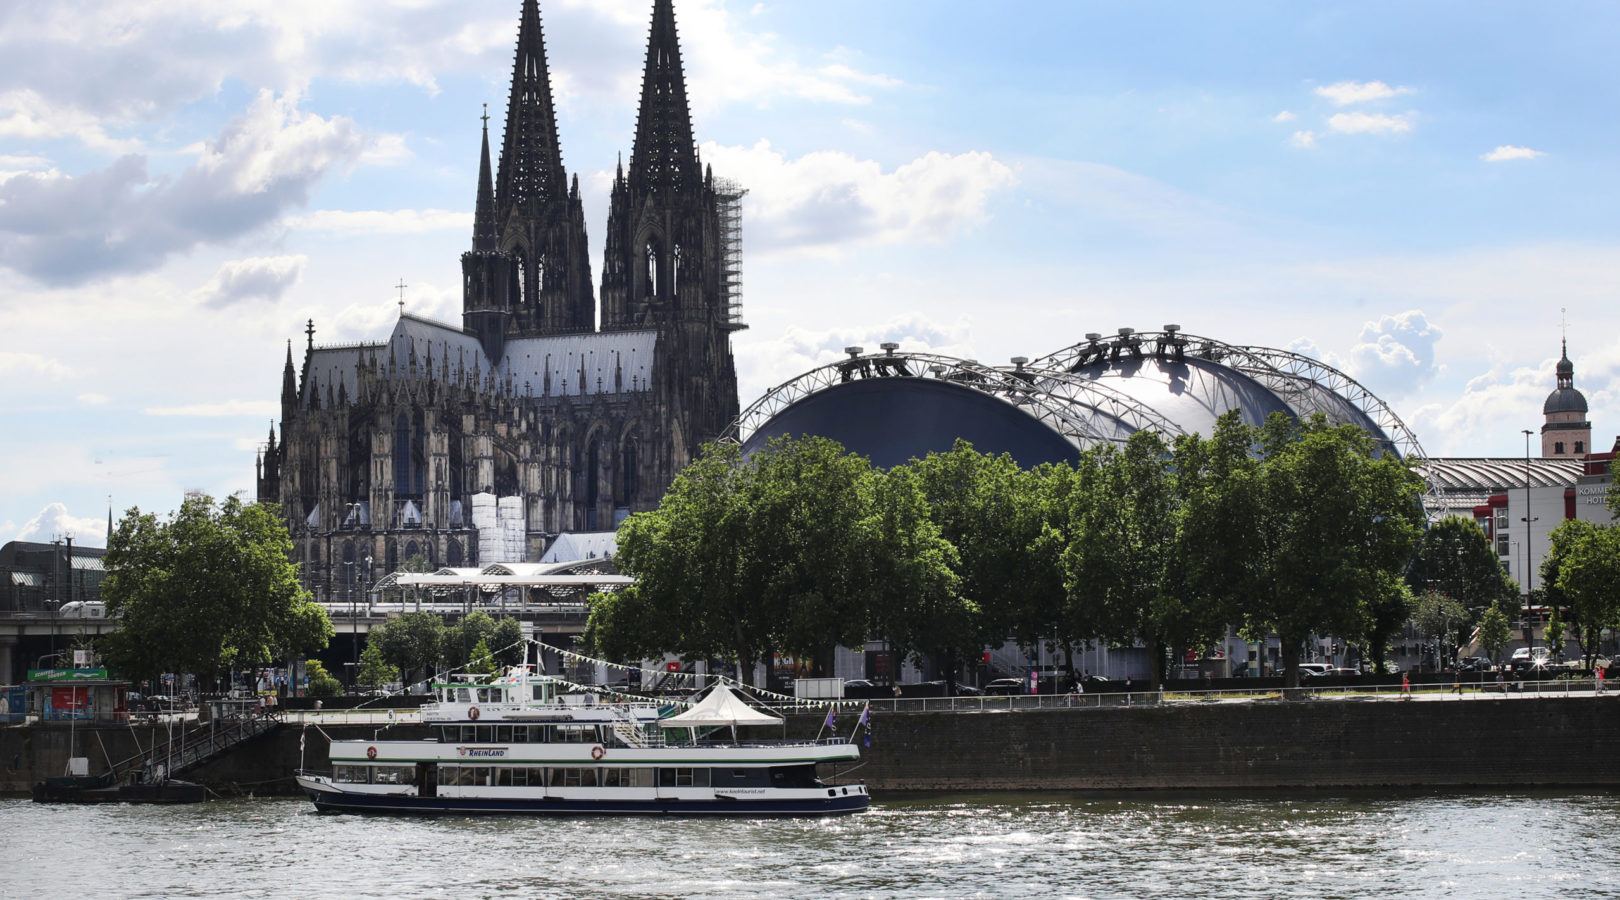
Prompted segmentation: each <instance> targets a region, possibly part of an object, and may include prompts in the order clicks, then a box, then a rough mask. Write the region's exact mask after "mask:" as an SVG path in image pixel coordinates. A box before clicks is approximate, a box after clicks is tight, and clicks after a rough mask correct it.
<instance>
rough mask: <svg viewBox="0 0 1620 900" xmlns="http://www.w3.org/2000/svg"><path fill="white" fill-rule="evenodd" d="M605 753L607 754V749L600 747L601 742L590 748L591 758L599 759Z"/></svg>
mask: <svg viewBox="0 0 1620 900" xmlns="http://www.w3.org/2000/svg"><path fill="white" fill-rule="evenodd" d="M606 755H607V751H606V750H604V749H602V745H601V744H597V745H596V746H595V747H592V748H591V759H601V758H602V757H603V756H606Z"/></svg>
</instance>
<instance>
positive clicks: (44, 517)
mask: <svg viewBox="0 0 1620 900" xmlns="http://www.w3.org/2000/svg"><path fill="white" fill-rule="evenodd" d="M70 534H71V535H73V543H75V544H78V545H81V546H85V547H105V546H107V520H106V519H105V518H99V517H91V518H79V517H78V516H74V515H71V514H70V513H69V512H68V508H67V505H66V504H63V503H51V504H48V505H47V506H46V507H45V508H44V509H42V510H40V511H39V515H36V516H34V517H33V518H32V519H29V520H28V522H27V524H25V525H23V527H22V528H21V529H20V530H18V532H17V536H16V538H15V540H19V541H35V542H39V543H45V542H49V541H52V540H55V539H57V538H65V537H66V536H67V535H70Z"/></svg>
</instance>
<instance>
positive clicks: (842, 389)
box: [743, 377, 1080, 468]
mask: <svg viewBox="0 0 1620 900" xmlns="http://www.w3.org/2000/svg"><path fill="white" fill-rule="evenodd" d="M782 435H793V436H795V437H799V436H804V435H815V436H818V437H825V438H830V439H832V440H835V441H837V442H838V443H840V444H843V445H844V447H845V448H847V449H848V450H849V451H850V452H852V453H859V454H860V455H862V456H865V457H867V458H868V459H870V460H871V461H872V464H873V465H875V466H880V467H883V468H889V467H892V466H897V465H900V464H902V463H904V462H906V461H908V460H911V459H921V458H922V457H924V456H927V455H928V454H929V453H930V452H933V451H938V452H942V453H943V452H945V451H948V450H950V449H951V447H952V445H954V444H955V443H956V440H957V438H961V439H963V440H966V441H969V442H971V443H972V444H973V447H974V449H976V450H979V451H981V452H984V453H991V454H995V455H998V456H999V455H1000V454H1002V453H1007V454H1011V456H1012V458H1013V459H1014V460H1016V461H1017V462H1018V464H1019V465H1020V466H1022V467H1024V468H1033V467H1035V466H1037V465H1040V464H1041V463H1047V462H1059V461H1064V462H1070V463H1073V462H1075V461H1076V460H1078V459H1079V458H1080V451H1079V448H1077V447H1075V445H1074V444H1072V443H1070V442H1069V441H1068V440H1066V439H1064V437H1063V436H1062V435H1061V434H1058V432H1057V431H1055V430H1054V429H1052V428H1051V427H1049V426H1048V425H1046V424H1045V423H1044V422H1042V421H1040V420H1039V419H1037V418H1035V417H1034V416H1032V415H1030V414H1029V413H1027V412H1025V411H1024V410H1022V409H1019V408H1018V407H1016V406H1013V405H1012V404H1010V403H1007V402H1006V401H1003V400H1000V399H997V398H995V397H992V396H989V395H987V394H984V393H982V392H980V391H976V390H973V389H971V388H965V387H961V386H960V385H955V384H951V383H949V382H947V381H941V380H937V379H932V378H898V377H897V378H867V379H862V380H859V381H851V382H848V383H846V384H839V385H835V386H834V387H830V388H827V389H826V390H822V391H817V392H816V393H813V394H810V395H808V396H806V397H804V398H802V399H800V400H798V401H797V402H795V403H793V404H792V405H791V406H788V407H787V408H785V409H783V410H782V411H781V412H778V413H777V414H776V415H774V416H772V417H771V419H770V421H769V422H767V423H765V424H764V425H763V426H761V427H760V428H759V430H757V431H755V432H754V433H753V434H752V435H750V436H749V438H748V440H747V442H746V443H744V444H743V453H744V455H747V454H751V453H755V452H757V451H759V450H762V449H764V447H765V444H766V443H767V442H768V441H770V440H771V439H772V438H776V437H780V436H782Z"/></svg>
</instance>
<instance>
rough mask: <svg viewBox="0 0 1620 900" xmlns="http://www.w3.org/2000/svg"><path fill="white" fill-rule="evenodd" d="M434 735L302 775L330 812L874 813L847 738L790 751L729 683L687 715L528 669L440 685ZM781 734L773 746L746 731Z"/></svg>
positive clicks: (356, 746)
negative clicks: (850, 777)
mask: <svg viewBox="0 0 1620 900" xmlns="http://www.w3.org/2000/svg"><path fill="white" fill-rule="evenodd" d="M432 689H433V692H434V695H435V696H434V700H433V702H431V703H429V704H428V705H426V706H424V707H423V708H422V722H423V724H424V725H426V726H427V727H428V728H429V729H430V730H431V736H430V737H428V738H425V739H420V740H337V741H333V742H332V745H331V751H330V756H331V760H332V770H331V771H330V772H329V773H315V772H309V771H305V770H300V771H299V772H298V776H297V778H298V784H299V786H300V787H301V788H302V789H303V790H304V792H305V793H306V794H308V795H309V798H310V799H311V800H312V801H313V802H314V803H315V806H316V808H317V809H319V810H321V811H323V812H377V813H450V814H488V813H509V814H562V815H569V814H655V815H734V816H768V815H834V814H840V813H851V812H858V811H860V810H863V809H865V808H866V807H867V804H868V800H869V797H868V794H867V792H866V787H865V785H863V784H860V783H859V782H855V783H849V782H847V780H846V781H843V782H840V779H839V777H838V774H839V772H840V771H843V772H846V773H847V771H848V770H849V769H851V768H852V767H853V765H854V764H855V763H856V762H857V761H858V760H859V758H860V751H859V749H858V748H857V747H856V745H855V744H854V743H853V742H852V741H850V740H848V739H845V738H838V737H834V738H831V739H817V740H788V739H786V737H785V722H784V720H783V719H782V718H781V717H780V716H776V715H774V714H771V713H767V712H763V711H761V710H758V709H755V708H754V707H751V706H749V705H748V704H747V703H745V702H743V700H742V699H741V698H740V697H739V696H738V695H737V694H735V693H733V692H732V691H731V690H730V689H729V688H728V687H726V686H725V685H723V684H719V685H716V686H714V687H713V688H711V689H710V690H709V692H708V693H707V695H706V696H704V698H703V700H702V701H701V702H699V703H697V704H696V705H695V706H693V707H692V708H691V709H688V710H686V711H684V712H678V711H677V708H676V707H675V706H673V705H661V704H659V703H657V702H654V701H648V700H632V701H629V702H609V701H608V700H607V698H605V697H604V696H603V695H599V694H597V693H594V692H591V691H589V690H583V689H577V688H576V687H575V686H573V685H570V684H568V683H567V682H563V681H560V680H558V679H554V678H550V677H547V676H543V675H535V674H533V673H531V672H530V670H529V669H528V667H526V666H520V667H514V668H512V669H510V670H508V671H507V672H506V673H505V674H504V675H502V676H499V677H493V678H479V677H465V678H461V679H458V680H455V681H451V682H447V683H442V684H434V685H433V686H432ZM766 727H770V728H780V729H782V731H783V734H784V736H783V737H781V738H778V739H768V740H760V739H756V738H752V737H744V736H742V734H743V733H742V732H739V730H738V729H739V728H743V729H760V728H766Z"/></svg>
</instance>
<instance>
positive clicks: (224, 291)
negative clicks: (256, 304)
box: [198, 256, 308, 308]
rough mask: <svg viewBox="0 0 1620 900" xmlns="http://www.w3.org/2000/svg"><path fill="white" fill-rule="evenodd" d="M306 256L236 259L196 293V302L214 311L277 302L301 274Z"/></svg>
mask: <svg viewBox="0 0 1620 900" xmlns="http://www.w3.org/2000/svg"><path fill="white" fill-rule="evenodd" d="M307 261H308V257H305V256H257V257H253V258H251V259H236V260H231V261H230V262H227V263H225V264H224V265H222V266H220V267H219V271H217V272H215V273H214V277H213V278H212V279H211V280H210V281H209V282H208V284H206V285H204V286H203V288H202V290H200V291H199V292H198V299H200V300H201V301H202V302H203V303H204V304H206V305H208V306H212V307H216V308H222V307H226V306H231V305H233V304H236V303H240V302H242V301H245V300H259V301H271V302H273V301H276V300H279V299H281V295H283V294H285V293H286V292H287V289H288V288H290V287H292V286H293V285H294V284H296V283H297V282H298V277H299V276H300V275H301V274H303V271H304V263H305V262H307Z"/></svg>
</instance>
